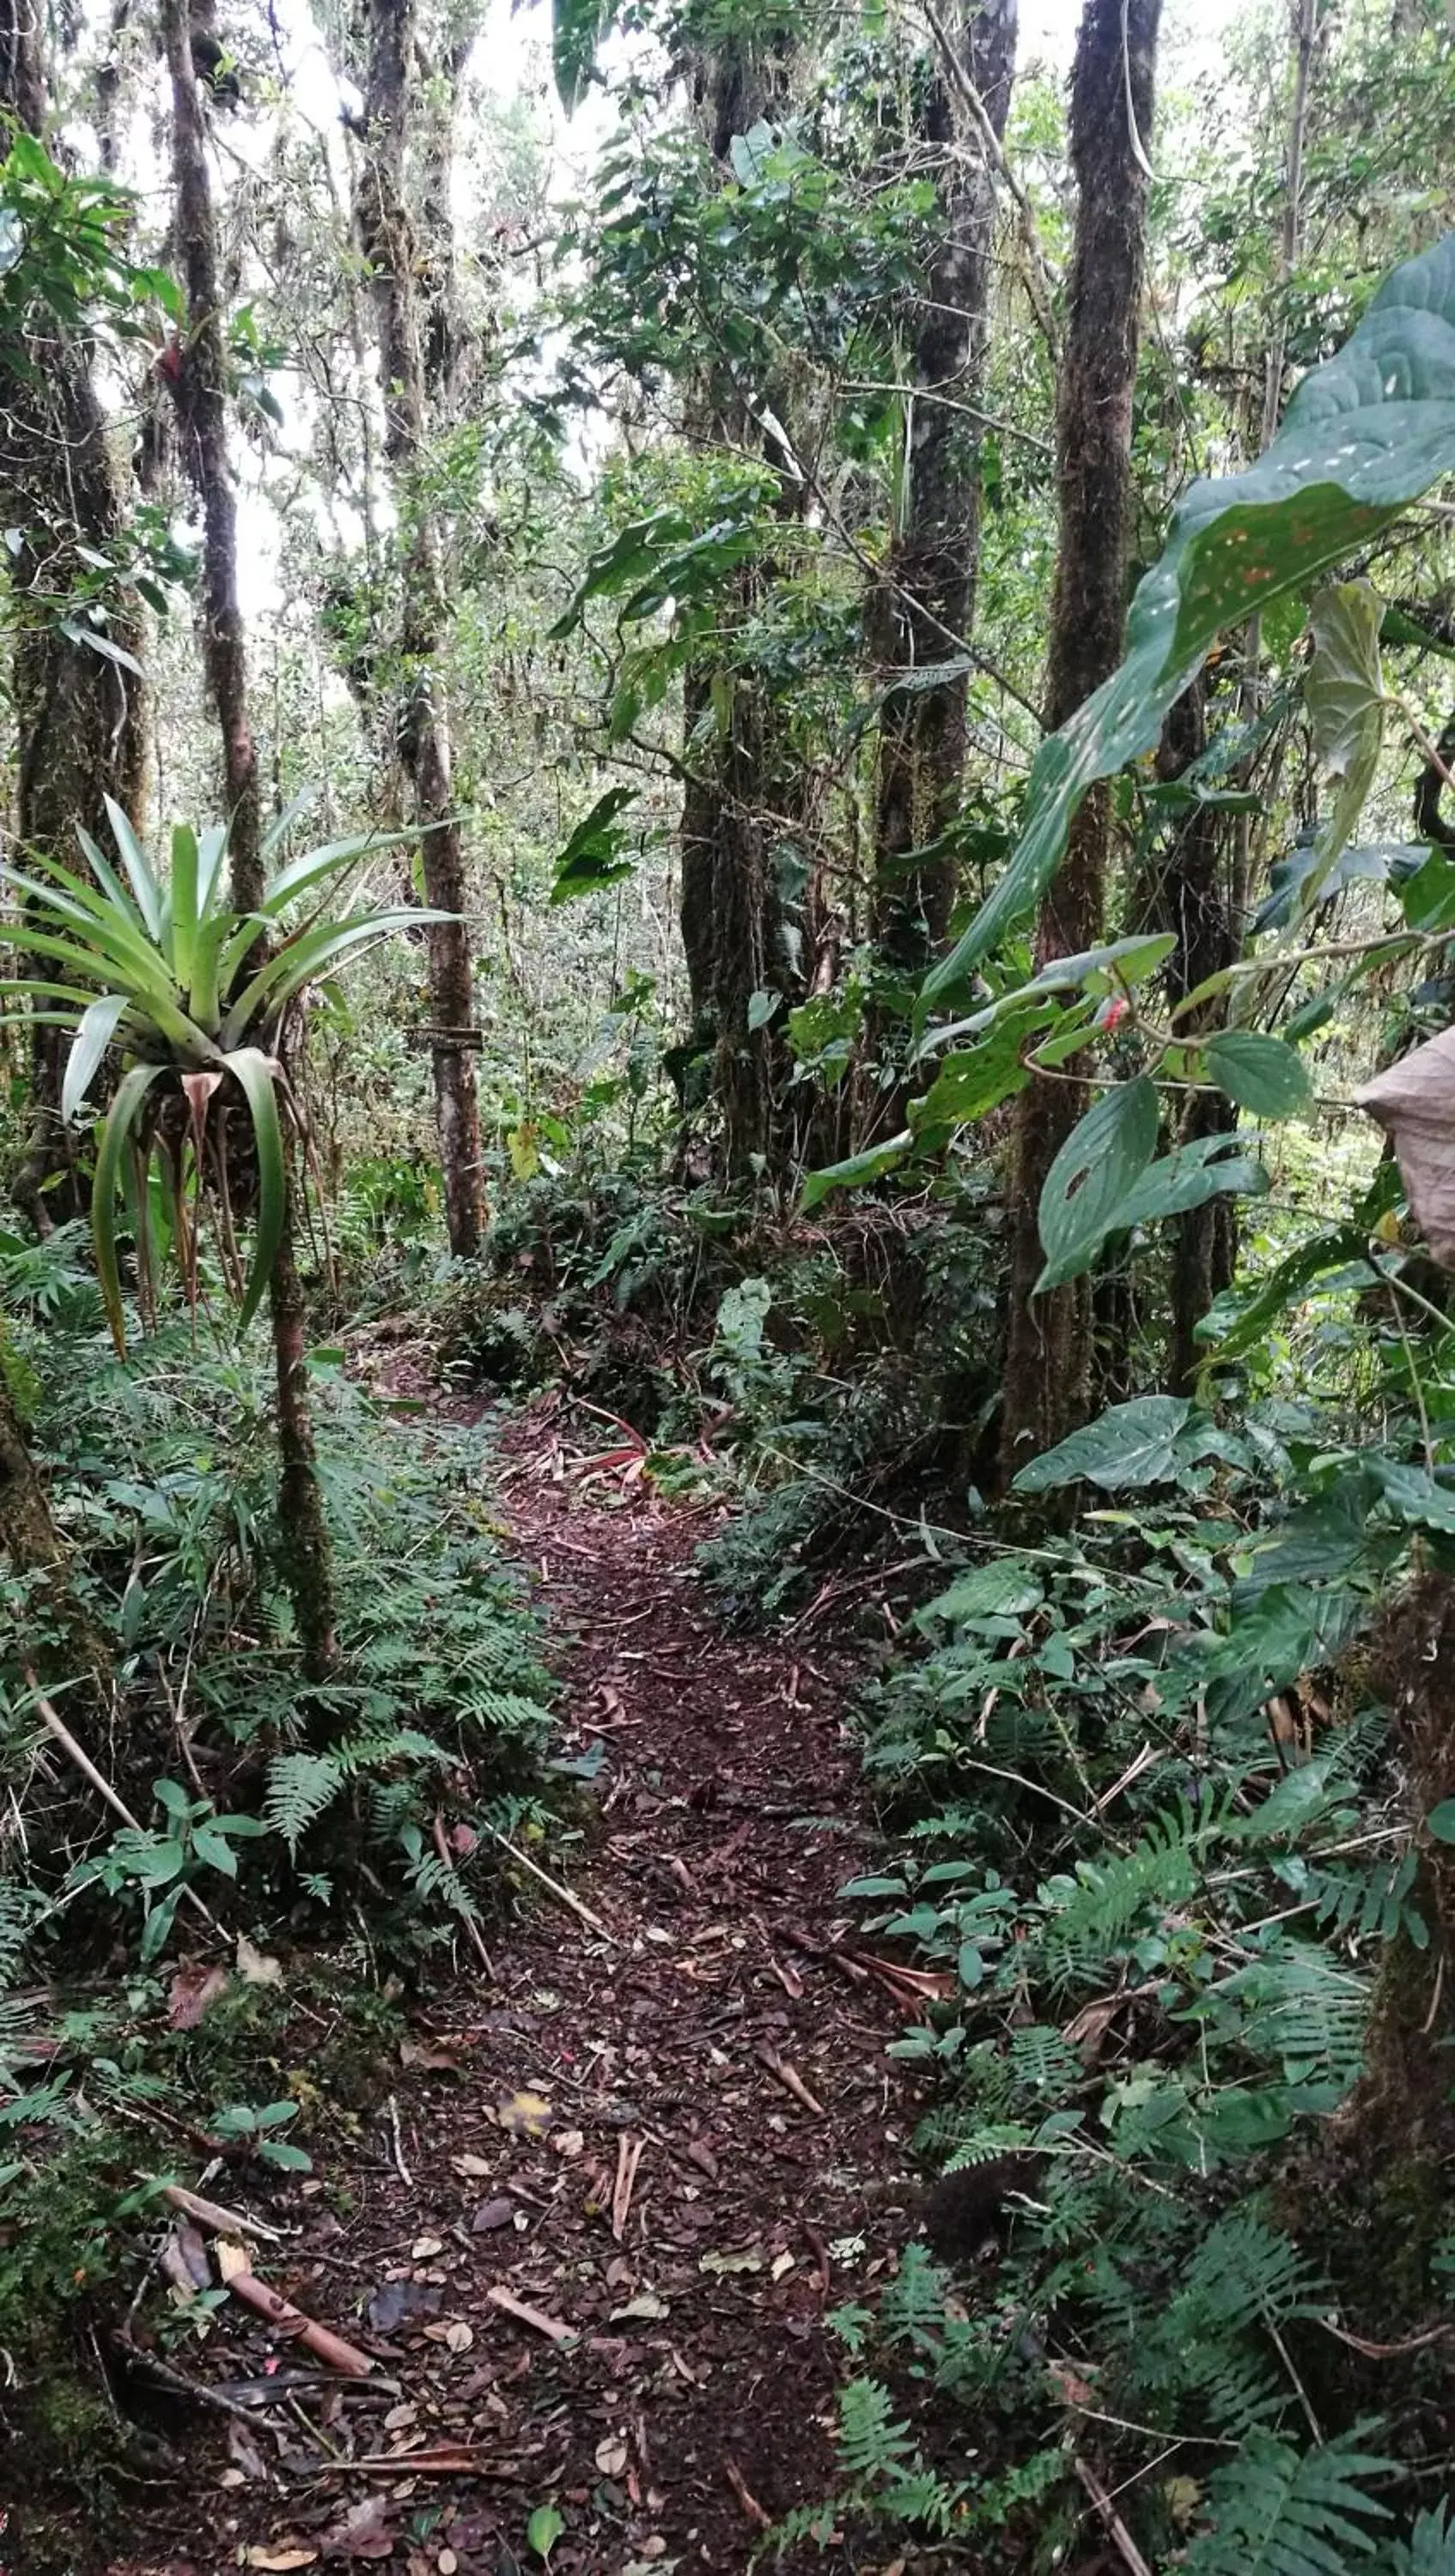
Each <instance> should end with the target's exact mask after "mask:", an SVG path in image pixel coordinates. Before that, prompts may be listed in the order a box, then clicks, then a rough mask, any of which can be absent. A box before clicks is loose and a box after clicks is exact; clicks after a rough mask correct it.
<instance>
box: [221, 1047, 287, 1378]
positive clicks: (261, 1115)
mask: <svg viewBox="0 0 1455 2576" xmlns="http://www.w3.org/2000/svg"><path fill="white" fill-rule="evenodd" d="M227 1066H228V1071H229V1072H230V1073H235V1074H236V1076H237V1078H238V1081H239V1082H240V1083H241V1085H242V1088H243V1093H244V1096H245V1097H246V1100H247V1104H248V1109H249V1112H250V1113H251V1116H252V1122H253V1134H254V1137H255V1138H256V1140H257V1148H258V1216H257V1224H256V1226H255V1228H254V1231H253V1266H252V1269H251V1270H250V1271H249V1273H248V1283H247V1287H246V1288H245V1290H244V1291H243V1301H242V1306H241V1309H240V1311H239V1314H238V1330H239V1331H240V1332H246V1330H247V1328H248V1326H249V1324H250V1323H251V1322H252V1320H253V1317H254V1315H255V1314H256V1313H257V1311H258V1308H259V1306H260V1305H261V1304H262V1302H263V1294H264V1291H265V1290H266V1288H267V1285H268V1281H269V1280H270V1278H271V1277H272V1275H273V1264H274V1262H275V1261H276V1260H277V1258H278V1246H279V1244H280V1243H281V1242H282V1240H283V1220H284V1217H285V1215H286V1213H287V1205H288V1168H287V1163H286V1161H285V1159H284V1153H283V1125H282V1121H281V1119H280V1118H279V1116H278V1092H277V1084H276V1071H277V1068H276V1066H275V1065H274V1063H273V1061H272V1058H271V1057H270V1056H266V1055H264V1053H263V1051H262V1048H261V1047H234V1049H233V1051H232V1053H231V1055H230V1056H229V1057H228V1059H227Z"/></svg>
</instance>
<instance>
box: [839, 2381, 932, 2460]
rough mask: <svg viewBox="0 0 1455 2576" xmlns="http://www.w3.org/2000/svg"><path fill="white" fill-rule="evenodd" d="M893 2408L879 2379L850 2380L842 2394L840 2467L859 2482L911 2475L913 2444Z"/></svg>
mask: <svg viewBox="0 0 1455 2576" xmlns="http://www.w3.org/2000/svg"><path fill="white" fill-rule="evenodd" d="M893 2405H894V2401H893V2399H892V2398H891V2396H890V2394H889V2391H888V2389H887V2388H885V2387H883V2386H882V2385H881V2383H880V2382H879V2381H878V2380H877V2379H850V2380H847V2381H846V2382H845V2384H844V2386H843V2387H842V2388H841V2389H840V2391H839V2424H838V2445H837V2447H838V2454H839V2464H840V2466H841V2468H842V2469H843V2470H844V2472H845V2474H846V2476H848V2477H850V2478H852V2479H854V2480H855V2481H856V2482H859V2483H862V2482H863V2481H864V2480H866V2479H877V2478H885V2477H891V2476H894V2475H895V2474H897V2473H902V2474H904V2475H908V2473H909V2470H910V2467H911V2464H912V2463H913V2462H914V2457H915V2450H914V2443H913V2441H912V2439H911V2437H910V2431H909V2427H908V2425H907V2424H904V2423H896V2422H895V2420H894V2415H893Z"/></svg>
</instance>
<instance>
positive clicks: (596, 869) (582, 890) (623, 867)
mask: <svg viewBox="0 0 1455 2576" xmlns="http://www.w3.org/2000/svg"><path fill="white" fill-rule="evenodd" d="M636 797H637V790H636V788H635V787H608V789H607V791H606V793H605V795H604V796H598V797H597V799H596V802H595V804H594V805H593V806H592V807H591V810H590V812H589V813H586V814H583V815H582V817H581V820H580V822H579V823H578V824H577V826H576V828H575V830H574V832H573V833H572V834H571V837H570V839H569V840H568V841H567V843H566V845H565V847H564V849H562V850H560V851H559V852H558V853H557V856H556V860H555V865H554V867H553V868H552V871H551V901H552V903H569V902H570V900H571V897H572V896H573V895H577V894H595V893H596V892H597V891H598V890H599V889H600V888H601V887H602V886H609V885H615V883H616V881H617V879H618V878H619V877H629V876H630V875H631V872H632V867H633V864H634V863H633V861H632V860H631V859H629V858H626V857H624V856H623V852H624V850H625V847H626V841H627V835H626V833H625V831H624V830H623V828H622V826H621V825H620V824H619V823H618V821H617V819H616V818H617V816H618V814H620V813H621V811H622V809H623V807H625V806H627V805H632V804H635V802H636Z"/></svg>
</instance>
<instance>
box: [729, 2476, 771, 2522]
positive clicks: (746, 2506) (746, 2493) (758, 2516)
mask: <svg viewBox="0 0 1455 2576" xmlns="http://www.w3.org/2000/svg"><path fill="white" fill-rule="evenodd" d="M722 2473H723V2476H724V2477H725V2478H726V2480H727V2482H728V2485H729V2486H730V2487H731V2488H732V2491H733V2493H734V2495H735V2496H736V2497H737V2500H738V2502H739V2504H740V2505H741V2506H742V2508H743V2511H744V2513H745V2514H746V2515H747V2517H748V2520H749V2522H751V2523H755V2524H756V2525H757V2528H758V2529H759V2531H771V2530H772V2528H773V2517H772V2515H771V2514H770V2513H765V2512H764V2510H763V2507H762V2506H761V2505H760V2504H759V2502H758V2499H757V2497H756V2496H755V2495H754V2493H753V2491H752V2488H751V2487H750V2486H749V2484H748V2482H747V2479H746V2478H745V2477H744V2475H743V2473H742V2470H741V2469H740V2468H739V2467H738V2464H737V2462H736V2460H724V2462H723V2464H722Z"/></svg>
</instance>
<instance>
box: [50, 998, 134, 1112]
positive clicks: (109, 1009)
mask: <svg viewBox="0 0 1455 2576" xmlns="http://www.w3.org/2000/svg"><path fill="white" fill-rule="evenodd" d="M130 1007H131V996H130V994H129V993H102V994H101V995H100V996H99V998H98V999H97V1000H96V1001H94V1002H89V1003H88V1004H87V1006H86V1008H85V1010H84V1011H83V1012H82V1013H81V1018H80V1023H79V1025H78V1027H77V1030H76V1037H75V1043H74V1045H73V1046H72V1048H71V1052H70V1054H69V1056H68V1057H67V1058H66V1072H65V1079H64V1081H63V1082H62V1084H61V1118H62V1121H63V1122H64V1123H66V1124H69V1122H70V1121H71V1119H73V1118H74V1117H75V1114H76V1112H77V1110H78V1109H79V1108H80V1106H81V1103H82V1101H83V1100H84V1099H85V1097H86V1094H87V1092H88V1091H89V1090H90V1088H91V1085H92V1082H93V1081H94V1080H95V1077H96V1068H97V1066H98V1065H99V1064H100V1062H101V1059H102V1057H103V1056H104V1054H105V1053H106V1050H107V1048H108V1047H109V1046H110V1044H111V1041H112V1039H113V1038H114V1037H115V1035H116V1031H117V1028H118V1026H119V1024H120V1021H121V1018H122V1015H123V1013H124V1012H125V1011H127V1010H129V1009H130Z"/></svg>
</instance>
